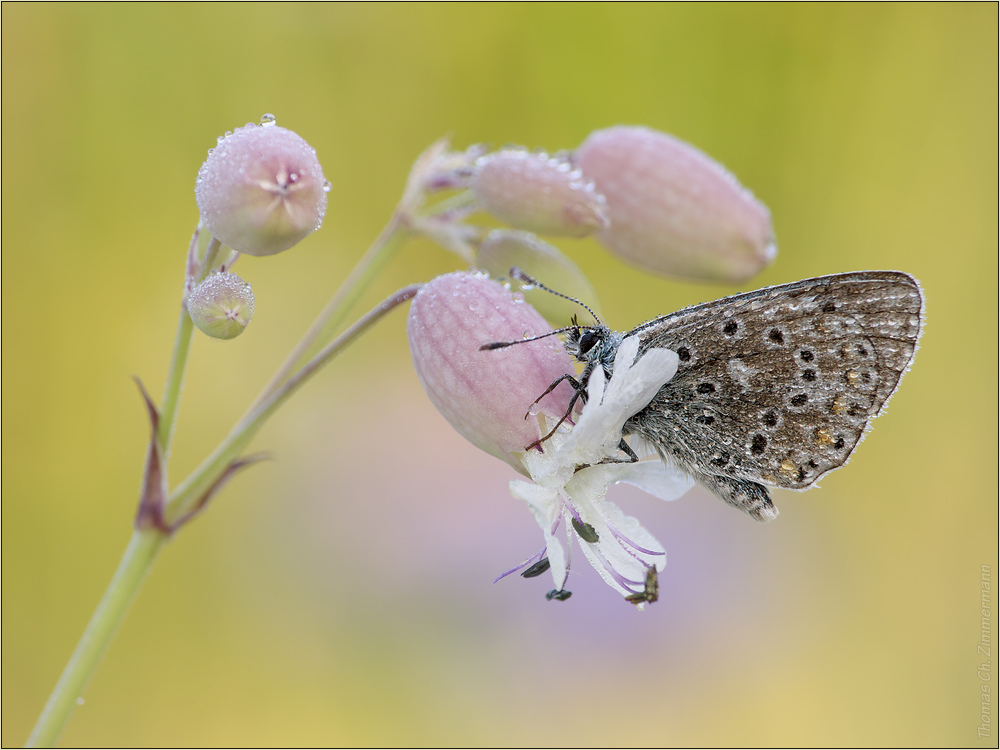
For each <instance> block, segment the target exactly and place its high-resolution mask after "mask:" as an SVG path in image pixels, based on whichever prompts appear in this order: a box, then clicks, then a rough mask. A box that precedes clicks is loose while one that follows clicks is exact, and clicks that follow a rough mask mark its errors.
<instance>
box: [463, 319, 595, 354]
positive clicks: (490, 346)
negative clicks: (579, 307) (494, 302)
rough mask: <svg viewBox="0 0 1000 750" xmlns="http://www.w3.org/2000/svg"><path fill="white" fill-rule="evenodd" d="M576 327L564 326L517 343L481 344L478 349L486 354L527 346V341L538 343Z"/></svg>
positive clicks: (495, 342) (496, 342)
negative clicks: (517, 346) (494, 350)
mask: <svg viewBox="0 0 1000 750" xmlns="http://www.w3.org/2000/svg"><path fill="white" fill-rule="evenodd" d="M577 327H578V326H575V325H572V326H566V327H565V328H560V329H559V330H558V331H549V332H548V333H543V334H541V335H540V336H532V337H531V338H527V339H518V340H517V341H494V342H493V343H492V344H483V345H482V346H481V347H479V351H481V352H486V351H490V350H491V349H506V348H507V347H508V346H514V344H527V343H528V342H529V341H538V339H544V338H547V337H549V336H555V335H556V334H557V333H566V331H571V330H573V329H574V328H577Z"/></svg>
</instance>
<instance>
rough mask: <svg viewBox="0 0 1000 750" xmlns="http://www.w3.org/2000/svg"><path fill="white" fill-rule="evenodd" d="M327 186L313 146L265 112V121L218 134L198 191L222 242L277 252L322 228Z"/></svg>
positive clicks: (206, 218) (261, 252)
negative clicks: (279, 125)
mask: <svg viewBox="0 0 1000 750" xmlns="http://www.w3.org/2000/svg"><path fill="white" fill-rule="evenodd" d="M266 118H270V119H268V120H267V122H265V119H266ZM327 189H328V185H327V183H326V180H325V178H324V177H323V169H322V167H320V165H319V161H318V160H317V159H316V151H315V149H313V148H312V147H311V146H310V145H309V144H308V143H306V142H305V141H304V140H303V139H302V138H301V137H300V136H298V135H297V134H295V133H293V132H292V131H291V130H288V129H286V128H281V127H278V126H277V125H275V124H274V118H273V117H270V116H269V115H265V117H264V118H262V124H261V125H254V124H253V123H248V124H247V125H246V127H243V128H237V129H236V131H235V132H233V133H230V134H227V135H226V136H224V137H222V138H220V139H219V145H218V146H216V147H215V148H214V149H212V150H211V151H210V152H209V156H208V159H206V160H205V163H204V164H202V166H201V171H200V172H198V181H197V183H196V185H195V197H196V199H197V201H198V210H199V211H200V212H201V219H202V222H203V223H204V225H205V226H206V227H207V228H208V231H210V232H211V233H212V235H213V236H214V237H215V238H216V239H218V240H219V241H220V242H222V243H223V244H224V245H227V246H228V247H231V248H232V249H233V250H237V251H239V252H241V253H245V254H247V255H273V254H274V253H280V252H281V251H282V250H287V249H288V248H290V247H292V246H293V245H295V244H296V243H297V242H299V241H300V240H302V239H303V238H304V237H305V236H306V235H308V234H310V233H311V232H314V231H315V230H317V229H319V227H320V224H322V223H323V215H324V214H325V213H326V191H327Z"/></svg>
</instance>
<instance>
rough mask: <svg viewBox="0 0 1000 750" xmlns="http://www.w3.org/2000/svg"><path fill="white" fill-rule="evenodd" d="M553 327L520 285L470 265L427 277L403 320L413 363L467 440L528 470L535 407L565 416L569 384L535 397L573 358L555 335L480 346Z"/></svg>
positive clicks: (569, 369)
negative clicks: (512, 286)
mask: <svg viewBox="0 0 1000 750" xmlns="http://www.w3.org/2000/svg"><path fill="white" fill-rule="evenodd" d="M549 330H550V327H549V325H548V323H546V322H545V319H544V318H542V316H541V315H539V314H538V313H537V312H536V311H535V309H534V308H533V307H531V305H529V304H527V303H526V302H524V300H523V297H522V296H521V295H520V294H519V293H511V292H510V290H508V289H506V288H505V287H504V286H502V285H500V284H498V283H497V282H495V281H491V280H490V279H489V278H487V277H486V276H485V275H479V274H474V273H465V272H462V273H451V274H447V275H445V276H439V277H438V278H436V279H434V280H433V281H431V282H430V283H428V284H426V285H425V286H424V287H423V288H422V289H421V290H420V293H419V294H417V296H416V297H415V298H414V300H413V303H412V304H411V306H410V314H409V317H408V318H407V322H406V333H407V338H408V339H409V343H410V354H411V356H412V357H413V367H414V369H415V370H416V372H417V377H418V378H419V379H420V383H421V384H422V385H423V387H424V390H425V391H426V392H427V395H428V397H429V398H430V400H431V403H433V404H434V406H435V407H437V410H438V411H439V412H441V414H442V415H443V416H444V417H445V419H447V420H448V421H449V422H450V423H451V425H452V426H453V427H454V428H455V429H456V430H457V431H458V432H459V433H460V434H461V435H462V436H463V437H465V438H466V439H467V440H468V441H469V442H471V443H472V444H473V445H475V446H476V447H478V448H481V449H482V450H484V451H486V452H487V453H489V454H491V455H493V456H496V457H497V458H500V459H503V460H504V461H507V462H508V463H509V464H510V465H511V466H513V467H514V468H515V469H517V470H518V471H519V472H521V473H526V470H525V469H524V466H523V464H522V463H521V460H520V459H519V457H518V454H523V453H524V452H525V449H526V448H527V446H528V445H530V444H531V443H533V442H535V441H537V440H538V438H539V437H540V436H541V435H540V433H539V421H538V418H537V416H536V414H546V415H549V416H554V417H561V416H562V415H563V414H564V413H565V412H566V409H567V407H568V404H569V399H570V397H571V396H572V389H570V388H569V386H568V385H566V384H565V383H564V384H561V385H560V386H559V387H558V388H556V389H555V390H554V391H553V392H552V393H550V394H549V395H548V396H546V397H545V398H543V399H542V400H541V401H540V402H539V403H538V404H537V406H535V407H533V406H532V403H533V402H534V401H535V399H537V398H538V397H539V396H540V395H541V394H542V393H543V392H544V391H545V389H546V388H548V387H549V385H550V384H551V383H552V382H553V381H554V380H555V379H556V378H558V377H560V376H561V375H563V374H566V373H572V372H573V365H572V362H571V361H570V358H569V355H568V354H566V351H565V349H563V347H562V344H561V343H560V341H559V339H558V338H557V337H555V336H552V337H549V338H545V339H541V340H540V341H534V342H530V343H523V344H515V345H513V346H508V347H506V348H503V349H496V350H490V351H482V350H481V349H480V347H482V346H484V345H485V344H490V343H494V342H507V341H518V340H521V339H523V338H525V337H531V336H536V335H539V334H542V333H545V332H547V331H549ZM529 411H530V414H531V415H530V416H528V418H527V419H526V418H525V415H526V414H528V413H529Z"/></svg>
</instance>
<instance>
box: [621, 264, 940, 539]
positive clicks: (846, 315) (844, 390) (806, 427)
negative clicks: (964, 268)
mask: <svg viewBox="0 0 1000 750" xmlns="http://www.w3.org/2000/svg"><path fill="white" fill-rule="evenodd" d="M922 321H923V296H922V294H921V290H920V286H919V284H918V283H917V282H916V280H915V279H913V278H912V277H911V276H908V275H907V274H905V273H900V272H896V271H869V272H860V273H847V274H838V275H834V276H824V277H820V278H815V279H807V280H805V281H800V282H796V283H794V284H786V285H782V286H776V287H770V288H767V289H761V290H758V291H755V292H749V293H746V294H739V295H736V296H733V297H727V298H725V299H721V300H717V301H715V302H709V303H707V304H703V305H697V306H695V307H690V308H687V309H684V310H680V311H678V312H676V313H672V314H670V315H665V316H663V317H661V318H657V319H656V320H652V321H649V322H648V323H645V324H643V325H641V326H639V327H638V328H636V329H634V330H633V331H631V332H630V333H628V334H626V336H632V335H636V336H640V337H641V344H640V352H642V351H645V350H647V349H650V348H654V347H663V348H668V349H672V350H673V351H675V352H677V354H678V355H679V357H680V363H679V367H678V371H677V374H676V375H675V376H674V377H673V378H672V379H671V380H670V381H669V382H668V383H667V384H666V385H664V386H663V388H662V389H660V391H659V393H658V394H657V395H656V397H655V399H654V400H653V401H652V402H651V403H650V404H649V406H647V407H646V408H645V409H643V410H642V411H641V412H639V413H638V414H637V415H635V416H634V417H632V418H631V419H630V420H629V422H627V423H626V425H625V432H626V434H631V433H635V434H638V435H640V436H641V437H644V438H646V439H647V440H649V441H650V442H652V443H653V444H656V445H658V446H659V449H660V451H661V452H662V453H663V455H664V456H665V457H666V458H667V459H669V460H672V461H674V462H676V463H677V464H678V465H680V466H681V467H682V468H684V469H686V470H688V471H689V472H690V473H692V474H693V475H695V476H696V478H698V479H700V480H701V481H702V482H703V483H705V484H706V485H707V486H709V489H711V490H712V491H713V492H715V493H716V494H718V495H720V497H723V499H725V500H726V501H727V502H730V503H731V504H733V505H741V504H743V505H744V506H746V505H747V504H752V503H764V504H766V505H767V506H770V500H769V498H768V497H767V492H766V490H765V488H763V487H759V488H758V489H754V488H755V487H757V484H756V483H760V484H765V485H772V486H776V487H783V488H788V489H794V490H802V489H806V488H808V487H810V486H811V485H812V484H813V483H814V482H816V480H818V479H819V478H820V477H822V476H823V475H824V474H827V473H828V472H830V471H833V470H834V469H837V468H839V467H840V466H843V465H844V463H845V462H846V461H847V460H848V458H849V457H850V455H851V453H852V452H853V451H854V449H855V447H856V446H857V445H858V443H859V442H860V441H861V440H862V438H863V437H864V434H865V431H866V430H867V428H868V426H869V423H870V421H871V420H872V419H873V418H874V417H876V416H878V414H879V413H880V412H881V411H882V410H883V409H884V407H885V405H886V402H887V401H888V400H889V397H890V396H892V394H893V393H894V392H895V390H896V388H897V387H898V385H899V382H900V380H901V378H902V376H903V374H904V373H905V372H906V370H907V369H908V368H909V366H910V364H911V362H912V361H913V355H914V352H915V350H916V348H917V340H918V338H919V337H920V332H921V327H922ZM758 490H759V491H758ZM747 492H749V493H750V495H754V497H751V498H749V499H747V498H742V499H741V498H739V497H727V496H726V495H727V494H733V493H735V494H736V495H741V494H746V493H747ZM761 493H763V497H762V498H761V497H756V495H760V494H761ZM770 507H771V508H772V511H771V512H772V513H773V515H777V511H773V506H770ZM743 509H744V510H747V512H750V513H751V515H755V516H757V515H758V514H757V513H756V512H755V511H753V510H751V509H749V508H748V507H744V508H743ZM763 515H765V516H767V512H763ZM773 515H772V516H768V517H773ZM760 520H767V518H760Z"/></svg>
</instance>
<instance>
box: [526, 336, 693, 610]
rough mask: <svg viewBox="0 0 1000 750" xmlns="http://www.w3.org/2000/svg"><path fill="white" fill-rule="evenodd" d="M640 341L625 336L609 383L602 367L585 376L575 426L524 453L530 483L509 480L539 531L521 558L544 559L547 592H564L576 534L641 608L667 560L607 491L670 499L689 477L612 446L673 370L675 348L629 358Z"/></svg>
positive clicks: (679, 492) (590, 557) (596, 563)
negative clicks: (536, 546) (538, 542)
mask: <svg viewBox="0 0 1000 750" xmlns="http://www.w3.org/2000/svg"><path fill="white" fill-rule="evenodd" d="M638 346H639V341H638V339H637V338H635V337H633V338H626V339H625V340H624V342H623V343H622V344H621V346H620V347H619V349H618V352H617V354H616V356H615V366H614V374H613V375H612V377H611V380H610V382H607V383H606V382H605V376H604V370H603V369H602V368H600V367H597V368H595V369H594V371H593V373H592V374H591V376H590V380H589V382H588V383H587V404H586V405H585V406H584V407H583V411H582V413H581V414H580V418H579V420H578V421H577V423H576V425H575V426H573V427H572V428H571V429H569V430H567V431H557V432H556V434H555V435H553V436H552V437H551V438H550V439H549V440H548V441H547V442H546V443H545V444H544V446H545V451H544V452H543V453H539V452H537V451H529V452H527V453H524V454H522V461H523V463H524V466H525V467H526V468H527V470H528V473H529V474H530V476H531V478H532V480H533V483H532V482H525V481H523V480H518V479H515V480H512V481H511V483H510V492H511V494H512V495H513V496H514V497H517V498H520V499H521V500H524V501H525V502H526V503H527V504H528V507H529V508H531V510H532V512H533V513H534V514H535V518H536V519H537V521H538V525H539V526H541V528H542V533H543V534H544V535H545V548H544V550H543V551H542V552H541V553H539V554H538V555H536V556H535V557H533V558H529V560H528V561H527V562H526V563H525V564H528V563H531V562H533V561H534V560H535V559H536V558H537V559H544V558H546V557H547V558H548V561H549V566H550V569H551V571H552V578H553V581H554V582H555V585H556V589H555V592H550V595H551V596H554V597H558V598H564V596H565V594H562V595H560V594H561V592H564V591H565V586H566V581H567V578H568V576H569V553H568V550H569V548H570V547H571V545H572V539H573V537H574V536H577V537H578V539H579V543H580V548H581V549H582V550H583V553H584V555H585V556H586V557H587V559H588V560H589V561H590V564H591V565H593V566H594V568H595V569H596V570H597V572H598V573H600V574H601V576H602V577H603V578H604V580H605V581H606V582H607V583H608V585H609V586H611V587H612V588H614V589H616V590H617V591H619V592H620V593H622V594H624V595H625V596H626V597H630V600H631V601H633V602H635V603H636V604H637V605H638V606H640V607H641V606H642V605H643V603H645V602H646V601H655V600H656V580H657V579H656V575H657V574H658V573H659V572H660V571H662V570H663V568H664V567H665V566H666V563H667V557H666V552H665V551H664V550H663V547H662V546H661V545H660V543H659V542H658V541H656V539H655V538H654V537H653V535H652V534H650V533H649V532H648V531H646V529H644V528H643V527H642V525H641V524H640V523H639V521H637V520H636V519H635V518H632V517H630V516H626V515H625V514H624V513H622V511H621V509H620V508H618V506H617V505H615V504H614V503H612V502H610V501H609V500H607V499H606V498H605V495H606V493H607V490H608V487H610V486H611V485H612V484H617V483H618V482H626V483H628V484H633V485H635V486H637V487H640V488H641V489H643V490H645V491H646V492H649V493H650V494H651V495H654V496H656V497H659V498H661V499H663V500H674V499H676V498H678V497H680V496H681V495H683V494H684V493H685V492H687V491H688V490H689V489H691V487H692V486H693V485H694V481H693V480H692V479H691V478H690V477H689V476H688V475H686V474H684V473H683V472H681V471H678V470H676V469H673V468H670V467H667V466H664V465H663V464H662V463H661V462H660V461H659V460H656V459H654V460H652V461H641V462H639V463H624V462H623V461H624V460H626V459H624V457H623V454H622V452H621V451H620V450H619V448H618V446H619V443H620V441H621V437H622V425H623V424H624V423H625V421H626V420H627V419H628V418H629V417H631V416H632V415H633V414H635V413H636V412H638V411H640V410H642V409H643V408H644V407H645V406H646V405H647V404H648V403H649V402H650V400H652V398H653V396H654V395H656V392H657V391H658V390H659V389H660V387H661V386H662V385H663V384H664V383H666V382H667V381H668V380H670V378H671V377H673V375H674V373H675V372H677V362H678V359H677V355H676V354H675V353H674V352H672V351H669V350H667V349H652V350H650V351H648V352H646V353H645V354H644V355H643V356H642V357H641V358H640V359H639V360H638V361H635V358H636V354H637V352H638ZM552 423H554V421H550V425H551V424H552ZM606 462H612V463H606ZM580 467H583V468H580ZM560 527H562V528H563V529H564V531H565V534H566V542H567V548H566V549H565V550H564V549H563V546H562V543H561V542H560V540H559V538H558V536H557V534H558V532H559V530H560ZM516 570H518V568H515V569H514V571H516ZM514 571H509V572H514Z"/></svg>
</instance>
